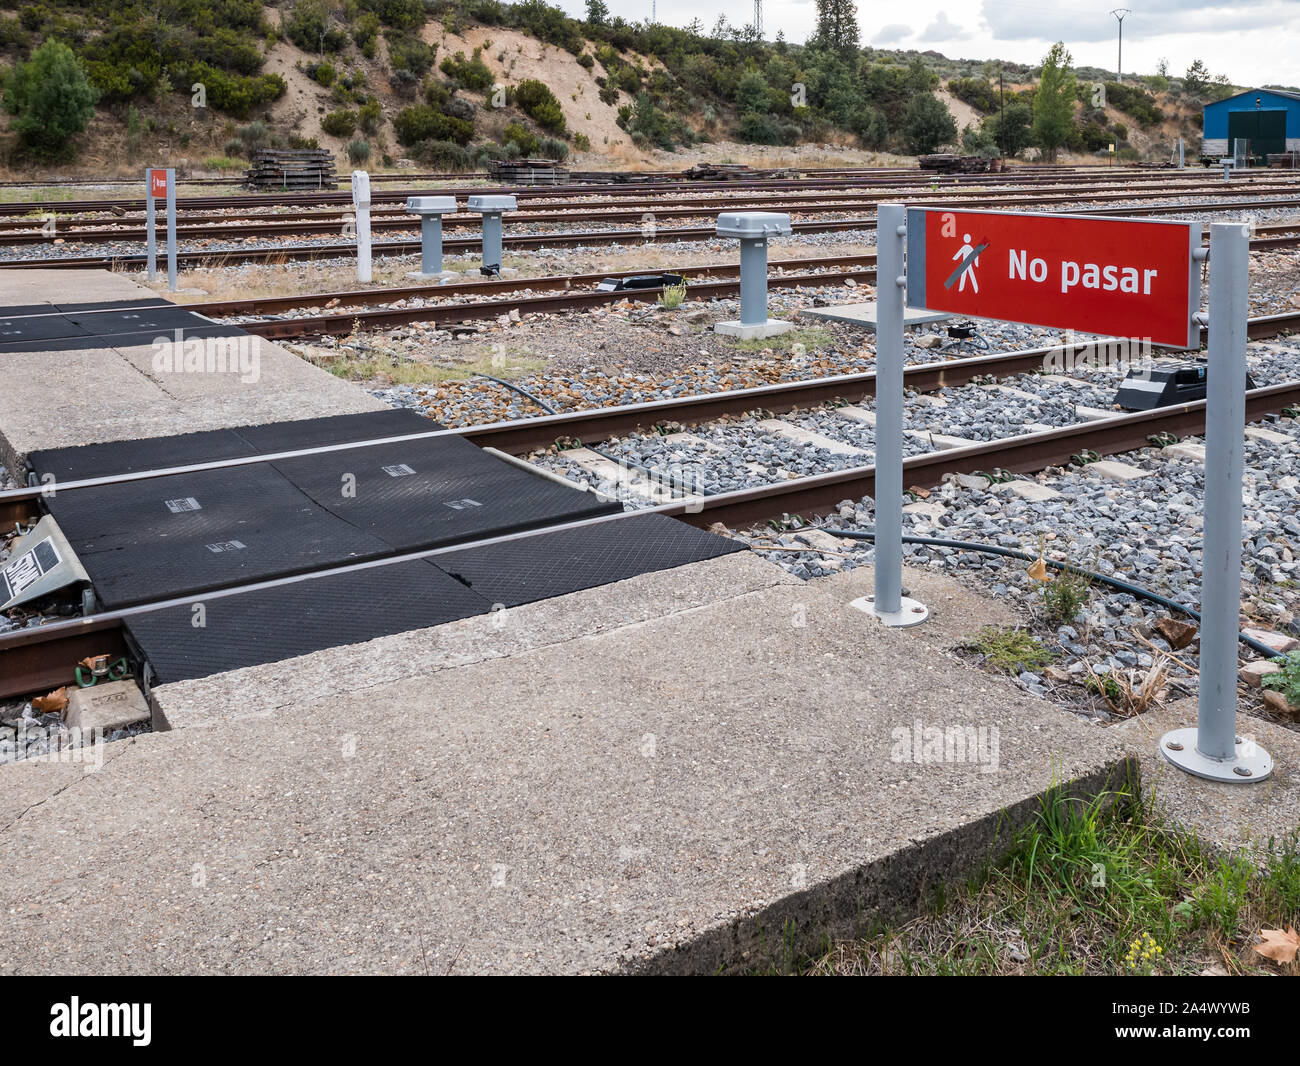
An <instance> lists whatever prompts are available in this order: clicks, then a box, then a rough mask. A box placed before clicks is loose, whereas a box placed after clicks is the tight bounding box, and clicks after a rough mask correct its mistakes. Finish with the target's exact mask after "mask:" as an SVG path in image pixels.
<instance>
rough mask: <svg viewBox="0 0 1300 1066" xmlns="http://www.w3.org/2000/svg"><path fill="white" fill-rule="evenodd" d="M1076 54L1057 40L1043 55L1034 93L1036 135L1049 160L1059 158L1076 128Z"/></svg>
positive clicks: (1045, 156) (1044, 154) (1044, 155)
mask: <svg viewBox="0 0 1300 1066" xmlns="http://www.w3.org/2000/svg"><path fill="white" fill-rule="evenodd" d="M1071 62H1072V58H1071V56H1070V53H1069V52H1068V51H1066V48H1065V45H1064V44H1063V43H1062V42H1061V41H1057V42H1056V43H1055V44H1054V45H1052V47H1051V50H1050V51H1049V52H1048V53H1047V55H1046V57H1045V58H1044V59H1043V70H1042V73H1041V74H1040V75H1039V77H1038V91H1037V92H1036V93H1035V94H1034V137H1035V139H1036V140H1037V141H1038V144H1039V147H1041V148H1042V149H1043V157H1044V158H1045V159H1047V160H1049V161H1050V160H1053V159H1055V158H1056V150H1057V149H1058V148H1060V146H1061V145H1063V144H1064V143H1065V142H1066V140H1067V139H1068V138H1069V136H1070V131H1071V130H1072V129H1073V128H1074V97H1075V83H1074V73H1073V72H1072V71H1071V70H1070V63H1071Z"/></svg>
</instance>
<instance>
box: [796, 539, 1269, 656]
mask: <svg viewBox="0 0 1300 1066" xmlns="http://www.w3.org/2000/svg"><path fill="white" fill-rule="evenodd" d="M814 528H816V529H821V530H824V531H825V532H827V533H830V534H832V535H834V536H837V537H846V538H848V539H849V540H869V541H872V542H874V541H875V539H876V534H875V531H874V530H863V529H842V528H836V527H832V526H816V527H814ZM795 532H796V533H797V532H798V531H797V530H796V531H795ZM903 543H904V544H923V545H927V546H930V547H935V548H956V549H958V550H960V551H972V552H980V553H982V554H984V555H1002V556H1005V557H1007V558H1009V559H1022V560H1024V561H1025V562H1029V563H1032V562H1037V560H1038V558H1039V556H1036V555H1030V554H1028V553H1027V552H1022V551H1017V550H1016V549H1014V548H1003V547H1001V546H999V545H996V544H978V543H976V542H974V541H969V540H948V539H946V538H943V537H917V536H907V535H905V536H904V537H903ZM1043 562H1045V563H1046V564H1047V565H1048V566H1050V567H1052V568H1054V569H1056V570H1064V571H1066V572H1068V573H1072V574H1079V575H1080V576H1081V577H1086V578H1088V579H1089V580H1092V581H1099V582H1101V583H1102V584H1104V585H1109V586H1110V587H1111V588H1115V589H1119V591H1121V592H1127V593H1129V594H1130V595H1132V596H1137V597H1139V598H1140V599H1144V600H1149V601H1150V602H1152V603H1158V604H1160V605H1161V606H1162V607H1168V608H1169V609H1171V610H1174V611H1180V612H1182V613H1183V614H1185V615H1188V616H1189V617H1191V618H1194V619H1196V621H1197V622H1198V623H1199V622H1200V620H1201V612H1200V611H1198V610H1196V609H1195V608H1193V607H1188V606H1186V605H1185V604H1181V603H1179V602H1178V601H1177V600H1171V599H1170V598H1169V597H1168V596H1163V595H1161V594H1160V593H1159V592H1156V591H1154V590H1153V589H1149V588H1144V587H1143V586H1141V585H1135V584H1133V583H1132V582H1131V581H1123V580H1121V579H1120V578H1117V577H1109V576H1107V575H1106V574H1100V573H1098V572H1097V571H1095V570H1085V569H1084V568H1083V567H1081V566H1075V565H1073V564H1072V563H1058V562H1056V561H1055V560H1053V559H1046V558H1045V559H1043ZM1237 639H1238V640H1239V641H1241V643H1243V644H1245V645H1246V647H1248V648H1250V650H1251V651H1253V652H1255V653H1256V654H1257V655H1262V656H1264V657H1265V658H1269V659H1276V658H1277V657H1278V655H1279V654H1280V653H1279V652H1278V651H1277V650H1276V649H1274V648H1270V647H1269V646H1268V645H1267V644H1264V643H1262V642H1260V641H1258V640H1255V639H1254V638H1253V637H1248V636H1246V634H1245V633H1241V632H1238V633H1237Z"/></svg>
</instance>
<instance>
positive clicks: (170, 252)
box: [165, 168, 176, 292]
mask: <svg viewBox="0 0 1300 1066" xmlns="http://www.w3.org/2000/svg"><path fill="white" fill-rule="evenodd" d="M165 173H166V175H167V291H168V292H175V291H176V171H174V170H172V169H170V168H168V169H167V170H166V171H165Z"/></svg>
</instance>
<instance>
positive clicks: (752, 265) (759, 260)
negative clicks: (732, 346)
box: [740, 238, 767, 326]
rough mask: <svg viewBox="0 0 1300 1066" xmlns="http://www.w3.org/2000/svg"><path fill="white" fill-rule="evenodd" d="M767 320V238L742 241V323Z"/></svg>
mask: <svg viewBox="0 0 1300 1066" xmlns="http://www.w3.org/2000/svg"><path fill="white" fill-rule="evenodd" d="M765 322H767V239H766V238H761V239H759V240H742V241H741V242H740V324H741V325H742V326H761V325H763V324H764V323H765Z"/></svg>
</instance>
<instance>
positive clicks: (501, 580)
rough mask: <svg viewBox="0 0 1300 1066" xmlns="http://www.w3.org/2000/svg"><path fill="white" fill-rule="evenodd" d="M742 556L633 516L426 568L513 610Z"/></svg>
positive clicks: (659, 520) (454, 555)
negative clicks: (689, 565) (639, 577)
mask: <svg viewBox="0 0 1300 1066" xmlns="http://www.w3.org/2000/svg"><path fill="white" fill-rule="evenodd" d="M745 550H746V545H744V544H742V543H741V542H740V541H736V540H730V539H728V538H726V537H718V536H715V535H714V534H712V533H706V532H705V531H704V530H701V529H696V528H695V527H694V526H688V525H686V524H685V523H684V522H679V521H677V520H676V519H674V518H668V517H666V516H664V515H632V516H629V517H627V518H620V519H618V520H617V521H614V522H599V523H596V524H595V525H590V526H583V527H580V528H578V529H570V530H561V531H559V532H557V533H539V534H538V535H537V536H534V537H523V538H521V539H519V540H515V541H512V542H510V543H509V544H494V545H489V546H486V547H482V548H466V549H465V550H464V551H458V552H448V553H446V554H445V555H438V556H436V557H434V559H433V560H431V561H433V562H435V563H436V564H437V565H438V566H439V567H440V568H441V569H443V570H445V571H446V572H447V573H449V574H451V575H452V576H453V577H455V578H456V579H457V580H459V581H463V582H464V583H465V584H466V585H467V586H468V587H469V588H471V589H473V590H474V591H475V592H477V593H479V594H480V595H481V596H483V598H484V599H486V600H487V601H488V602H489V603H493V604H497V603H500V604H504V605H505V606H507V607H516V606H518V605H519V604H522V603H532V602H533V601H535V600H544V599H549V598H550V597H552V596H562V595H564V594H565V593H569V592H578V591H581V590H582V589H590V588H596V587H598V586H600V585H609V584H612V583H613V582H615V581H624V580H626V579H627V578H630V577H636V576H637V575H638V574H649V573H653V572H654V571H656V570H670V569H672V568H673V567H677V566H684V565H686V564H687V563H694V562H700V561H702V560H704V559H715V558H717V557H719V556H722V555H730V554H731V553H732V552H738V551H745Z"/></svg>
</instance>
